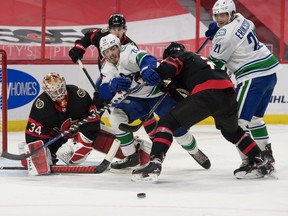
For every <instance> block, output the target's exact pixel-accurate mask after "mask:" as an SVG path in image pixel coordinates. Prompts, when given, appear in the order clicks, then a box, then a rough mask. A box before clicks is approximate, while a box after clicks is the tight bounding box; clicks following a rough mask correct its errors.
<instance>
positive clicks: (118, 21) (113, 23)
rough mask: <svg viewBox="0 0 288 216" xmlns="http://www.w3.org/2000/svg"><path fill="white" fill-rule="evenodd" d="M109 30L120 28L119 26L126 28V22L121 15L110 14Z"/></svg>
mask: <svg viewBox="0 0 288 216" xmlns="http://www.w3.org/2000/svg"><path fill="white" fill-rule="evenodd" d="M108 23H109V28H111V27H120V26H123V27H125V26H126V20H125V18H124V16H123V14H119V13H117V14H112V15H111V16H110V18H109V21H108Z"/></svg>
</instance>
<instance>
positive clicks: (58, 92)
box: [42, 72, 67, 108]
mask: <svg viewBox="0 0 288 216" xmlns="http://www.w3.org/2000/svg"><path fill="white" fill-rule="evenodd" d="M42 89H43V91H45V92H46V93H47V94H48V95H49V97H50V98H51V99H52V100H53V101H56V102H58V103H59V105H60V106H61V107H62V108H66V107H67V90H66V82H65V79H64V77H62V76H60V75H59V74H58V73H55V72H51V73H48V74H47V75H46V76H45V77H44V78H43V84H42Z"/></svg>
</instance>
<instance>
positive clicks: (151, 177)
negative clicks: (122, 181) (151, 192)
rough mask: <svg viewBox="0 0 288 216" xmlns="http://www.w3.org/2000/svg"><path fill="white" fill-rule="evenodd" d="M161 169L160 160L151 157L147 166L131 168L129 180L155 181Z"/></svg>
mask: <svg viewBox="0 0 288 216" xmlns="http://www.w3.org/2000/svg"><path fill="white" fill-rule="evenodd" d="M152 158H153V157H152ZM161 169H162V161H161V160H160V159H159V158H153V159H151V161H150V163H149V164H148V165H147V166H145V167H143V168H139V169H136V170H133V172H132V178H131V180H132V181H134V182H157V181H158V176H159V175H160V173H161Z"/></svg>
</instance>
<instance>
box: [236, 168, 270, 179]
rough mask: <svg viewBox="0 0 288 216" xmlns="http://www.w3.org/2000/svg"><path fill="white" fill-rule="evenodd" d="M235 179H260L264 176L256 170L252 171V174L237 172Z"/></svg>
mask: <svg viewBox="0 0 288 216" xmlns="http://www.w3.org/2000/svg"><path fill="white" fill-rule="evenodd" d="M235 177H236V178H237V179H260V178H263V177H264V175H263V174H261V173H259V172H258V171H257V170H253V171H252V172H249V173H247V172H245V171H241V172H237V173H236V174H235Z"/></svg>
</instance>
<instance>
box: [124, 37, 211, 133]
mask: <svg viewBox="0 0 288 216" xmlns="http://www.w3.org/2000/svg"><path fill="white" fill-rule="evenodd" d="M208 41H209V38H206V40H205V41H204V42H203V44H202V45H201V46H200V48H199V49H198V50H197V51H196V53H197V54H198V53H199V52H201V50H202V49H203V48H204V47H205V46H206V44H207V43H208ZM166 95H167V93H165V94H164V95H163V96H162V97H161V98H160V99H159V101H158V102H157V103H156V104H155V105H154V106H153V107H152V109H151V110H150V112H149V113H148V114H147V116H146V117H145V118H144V119H141V123H140V124H139V125H128V124H124V123H121V124H120V125H119V129H120V130H123V131H127V132H136V131H137V130H139V129H140V127H141V126H142V125H143V123H144V122H145V121H147V120H148V119H149V118H150V116H151V115H152V114H153V113H154V111H155V110H156V109H157V107H158V106H159V105H160V104H161V102H162V101H163V100H164V98H165V97H166Z"/></svg>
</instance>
